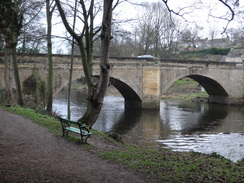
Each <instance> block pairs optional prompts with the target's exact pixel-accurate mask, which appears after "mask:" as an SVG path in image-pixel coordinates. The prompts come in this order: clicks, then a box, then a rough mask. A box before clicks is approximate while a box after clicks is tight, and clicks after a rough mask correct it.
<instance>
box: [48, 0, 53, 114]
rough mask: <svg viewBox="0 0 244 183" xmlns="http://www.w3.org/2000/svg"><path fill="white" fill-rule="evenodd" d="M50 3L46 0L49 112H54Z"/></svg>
mask: <svg viewBox="0 0 244 183" xmlns="http://www.w3.org/2000/svg"><path fill="white" fill-rule="evenodd" d="M50 11H51V10H50V1H49V0H46V14H47V49H48V86H47V111H48V112H49V113H51V112H52V107H53V58H52V38H51V35H52V22H51V20H52V12H50Z"/></svg>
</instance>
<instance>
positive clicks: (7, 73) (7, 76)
mask: <svg viewBox="0 0 244 183" xmlns="http://www.w3.org/2000/svg"><path fill="white" fill-rule="evenodd" d="M11 56H12V54H11V49H10V48H9V46H6V48H5V51H4V57H5V58H4V60H5V69H4V82H5V88H6V94H7V101H8V103H9V104H10V105H12V104H13V91H12V83H13V65H12V63H11V60H12V59H11Z"/></svg>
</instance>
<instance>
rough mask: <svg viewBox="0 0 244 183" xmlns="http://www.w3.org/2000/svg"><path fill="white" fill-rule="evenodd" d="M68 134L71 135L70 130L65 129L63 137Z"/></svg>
mask: <svg viewBox="0 0 244 183" xmlns="http://www.w3.org/2000/svg"><path fill="white" fill-rule="evenodd" d="M68 133H69V130H65V129H63V135H62V137H63V136H65V135H68Z"/></svg>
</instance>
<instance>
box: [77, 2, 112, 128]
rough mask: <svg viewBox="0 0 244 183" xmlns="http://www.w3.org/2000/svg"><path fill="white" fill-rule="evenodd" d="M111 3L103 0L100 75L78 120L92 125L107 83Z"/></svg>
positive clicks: (99, 109)
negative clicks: (84, 111)
mask: <svg viewBox="0 0 244 183" xmlns="http://www.w3.org/2000/svg"><path fill="white" fill-rule="evenodd" d="M112 4H113V0H104V6H103V7H104V10H103V22H102V32H101V55H100V76H99V81H98V85H97V86H96V88H95V90H94V91H92V93H91V97H89V98H88V106H87V111H86V113H85V115H84V116H83V117H82V118H81V119H80V121H82V122H84V123H86V124H87V125H91V126H92V125H93V124H94V123H95V122H96V120H97V118H98V116H99V113H100V111H101V108H102V105H103V100H104V96H105V93H106V90H107V87H108V84H109V79H110V69H111V66H110V64H109V53H110V40H111V38H112V36H111V22H112Z"/></svg>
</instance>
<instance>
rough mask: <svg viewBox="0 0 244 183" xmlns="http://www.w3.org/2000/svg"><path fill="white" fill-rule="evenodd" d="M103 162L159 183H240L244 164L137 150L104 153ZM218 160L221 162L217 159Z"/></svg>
mask: <svg viewBox="0 0 244 183" xmlns="http://www.w3.org/2000/svg"><path fill="white" fill-rule="evenodd" d="M101 157H102V158H104V159H108V160H111V161H116V162H119V163H123V164H125V165H126V166H128V167H130V168H132V169H136V170H139V171H141V172H143V173H146V174H150V175H155V176H156V177H157V178H159V179H160V180H161V181H162V182H167V183H170V182H172V183H174V182H188V183H190V182H243V181H244V174H243V173H244V163H243V162H242V163H239V164H238V163H233V162H231V161H229V160H227V159H225V158H224V157H222V156H219V155H218V156H217V157H216V155H215V154H214V155H205V154H201V153H194V152H173V151H170V150H153V149H146V148H137V147H131V146H128V147H125V148H124V149H119V150H113V151H108V152H104V153H103V154H102V155H101ZM220 157H221V158H220Z"/></svg>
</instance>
